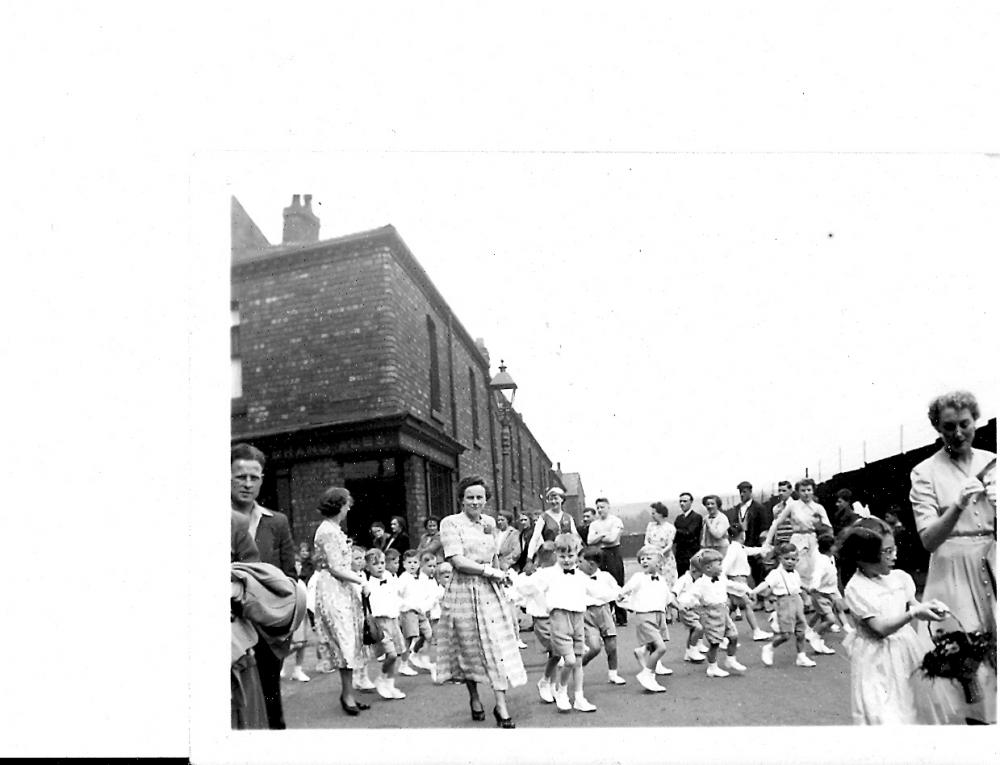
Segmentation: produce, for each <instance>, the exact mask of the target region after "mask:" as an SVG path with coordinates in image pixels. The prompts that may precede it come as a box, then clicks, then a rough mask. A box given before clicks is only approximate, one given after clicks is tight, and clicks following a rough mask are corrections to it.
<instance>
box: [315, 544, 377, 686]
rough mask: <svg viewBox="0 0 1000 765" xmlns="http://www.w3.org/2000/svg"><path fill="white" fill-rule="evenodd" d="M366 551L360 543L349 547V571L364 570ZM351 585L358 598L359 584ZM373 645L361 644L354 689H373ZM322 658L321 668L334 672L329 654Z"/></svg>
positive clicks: (317, 647) (359, 596)
mask: <svg viewBox="0 0 1000 765" xmlns="http://www.w3.org/2000/svg"><path fill="white" fill-rule="evenodd" d="M367 552H368V551H367V550H365V548H364V547H361V546H360V545H354V547H352V548H351V571H353V572H354V573H356V574H360V573H361V572H362V571H364V570H365V555H366V554H367ZM351 586H352V587H353V588H354V589H355V591H356V592H357V593H358V599H359V600H360V599H361V585H360V584H352V585H351ZM320 645H322V644H320ZM320 645H317V646H316V650H317V651H319V648H320ZM373 647H374V646H370V645H362V646H361V657H362V659H364V663H363V664H362V665H361V666H360V667H358V668H357V669H355V670H354V677H353V685H354V690H356V691H374V690H375V683H373V682H372V681H371V678H370V677H368V662H369V661H370V660H371V658H372V656H373V655H374V654H373V652H372V648H373ZM323 650H324V651H325V650H326V649H325V648H324V649H323ZM323 660H324V662H326V665H327V667H328V669H324V670H323V671H324V672H336V670H335V669H333V668H332V667H329V656H326V657H324V659H323ZM317 668H318V667H317Z"/></svg>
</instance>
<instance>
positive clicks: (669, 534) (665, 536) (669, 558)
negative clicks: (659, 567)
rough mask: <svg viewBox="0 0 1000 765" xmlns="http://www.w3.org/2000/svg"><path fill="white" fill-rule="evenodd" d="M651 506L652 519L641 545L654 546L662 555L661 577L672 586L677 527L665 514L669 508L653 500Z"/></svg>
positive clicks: (674, 577) (675, 572)
mask: <svg viewBox="0 0 1000 765" xmlns="http://www.w3.org/2000/svg"><path fill="white" fill-rule="evenodd" d="M650 507H651V508H653V520H651V521H650V522H649V524H648V525H647V526H646V539H645V541H644V542H643V545H646V546H650V547H655V548H656V549H657V550H659V551H660V553H661V554H662V555H663V571H662V573H663V578H664V579H666V580H667V585H668V586H669V587H670V588H673V586H674V582H676V581H677V558H676V556H675V555H674V537H676V536H677V529H676V528H675V527H674V524H672V523H671V522H670V521H668V520H667V516H668V515H669V514H670V510H668V509H667V506H666V505H664V504H663V503H662V502H654V503H653V504H651V505H650Z"/></svg>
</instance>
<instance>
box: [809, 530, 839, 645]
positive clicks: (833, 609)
mask: <svg viewBox="0 0 1000 765" xmlns="http://www.w3.org/2000/svg"><path fill="white" fill-rule="evenodd" d="M835 542H836V540H835V539H834V537H833V535H831V534H823V535H822V536H820V537H819V538H818V539H817V540H816V551H817V555H816V565H815V566H814V567H813V575H812V581H811V582H809V586H808V587H804V588H803V589H805V591H806V592H808V593H809V594H810V595H811V596H812V602H813V615H812V617H811V618H810V619H809V622H808V627H809V629H808V630H807V631H806V640H807V641H809V645H811V646H812V649H813V650H814V651H815V652H816V653H819V654H834V653H836V651H834V650H833V649H832V648H830V646H828V645H827V644H826V642H825V641H824V640H823V635H824V634H825V633H826V632H827V630H829V629H830V628H831V627H832V626H833V625H834V624H836V623H837V621H838V619H837V615H836V614H837V610H838V604H841V605H842V604H843V599H842V598H841V597H840V590H839V589H838V588H837V564H836V563H835V562H834V560H833V553H832V552H831V551H832V550H833V545H834V543H835Z"/></svg>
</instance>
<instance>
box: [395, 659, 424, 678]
mask: <svg viewBox="0 0 1000 765" xmlns="http://www.w3.org/2000/svg"><path fill="white" fill-rule="evenodd" d="M399 674H401V675H406V676H407V677H416V676H417V675H419V674H420V673H419V672H417V670H415V669H414V668H413V667H411V666H410V663H409V662H406V661H404V662H401V663H400V666H399Z"/></svg>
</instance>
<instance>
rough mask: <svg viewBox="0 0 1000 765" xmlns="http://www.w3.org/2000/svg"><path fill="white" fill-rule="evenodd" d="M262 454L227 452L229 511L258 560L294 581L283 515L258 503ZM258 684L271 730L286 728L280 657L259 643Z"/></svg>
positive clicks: (249, 449)
mask: <svg viewBox="0 0 1000 765" xmlns="http://www.w3.org/2000/svg"><path fill="white" fill-rule="evenodd" d="M265 462H266V460H265V459H264V454H263V452H261V451H260V450H259V449H257V448H255V447H253V446H250V445H249V444H236V445H235V446H234V447H232V449H231V450H230V468H231V483H230V489H229V490H230V500H231V503H232V509H233V510H234V511H236V512H238V513H241V514H243V516H244V517H245V518H246V519H247V523H248V527H249V532H250V536H251V537H252V538H253V540H254V542H255V543H256V544H257V549H258V551H259V553H260V560H261V562H263V563H270V564H271V565H272V566H276V567H278V568H279V569H281V571H282V572H284V573H285V575H286V576H289V577H291V578H292V579H293V580H294V579H295V548H294V545H293V544H292V531H291V528H290V527H289V525H288V518H286V517H285V516H284V514H282V513H279V512H275V511H273V510H268V509H267V508H265V507H261V506H260V505H258V504H257V495H258V494H260V486H261V482H262V481H263V478H264V464H265ZM254 653H255V656H256V660H257V670H258V672H259V673H260V684H261V687H262V688H263V690H264V703H265V706H266V707H267V722H268V726H269V727H270V728H271V729H272V730H282V729H284V727H285V715H284V711H283V710H282V708H281V677H280V673H281V664H282V661H283V657H281V658H279V657H278V656H275V654H274V652H273V651H272V650H271V648H270V647H269V646H268V644H267V642H266V641H264V640H260V641H258V642H257V645H256V646H254Z"/></svg>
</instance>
